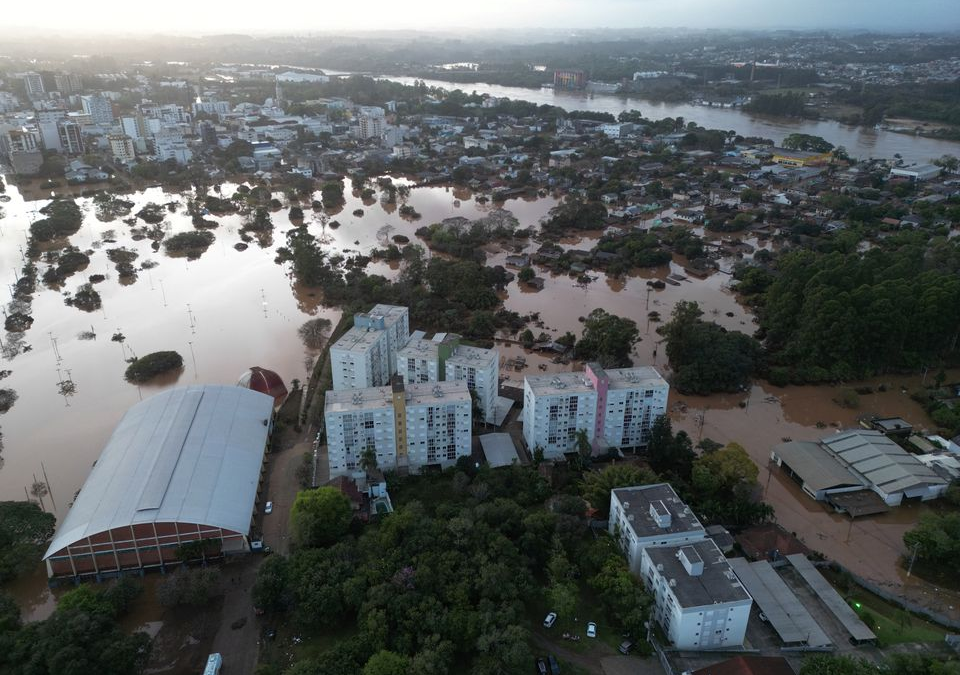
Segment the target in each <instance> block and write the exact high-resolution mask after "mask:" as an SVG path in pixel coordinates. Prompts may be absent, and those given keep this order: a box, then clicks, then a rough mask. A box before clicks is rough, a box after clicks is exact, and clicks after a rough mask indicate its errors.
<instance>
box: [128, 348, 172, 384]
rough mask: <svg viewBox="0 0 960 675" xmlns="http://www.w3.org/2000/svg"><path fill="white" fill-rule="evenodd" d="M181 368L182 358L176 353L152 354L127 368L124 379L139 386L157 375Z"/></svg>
mask: <svg viewBox="0 0 960 675" xmlns="http://www.w3.org/2000/svg"><path fill="white" fill-rule="evenodd" d="M182 367H183V357H182V356H180V355H179V354H178V353H177V352H153V353H152V354H147V355H146V356H142V357H140V358H139V359H136V360H135V361H134V362H133V363H131V364H130V365H129V366H128V367H127V372H126V373H124V378H126V380H127V382H132V383H134V384H140V383H142V382H148V381H150V380H152V379H153V378H154V377H156V376H157V375H160V374H162V373H166V372H168V371H171V370H176V369H177V368H182Z"/></svg>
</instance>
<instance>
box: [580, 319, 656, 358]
mask: <svg viewBox="0 0 960 675" xmlns="http://www.w3.org/2000/svg"><path fill="white" fill-rule="evenodd" d="M639 340H640V331H639V330H638V329H637V324H636V322H635V321H633V319H625V318H623V317H619V316H617V315H616V314H608V313H607V312H606V311H605V310H603V309H601V308H599V307H598V308H597V309H595V310H593V311H592V312H590V315H589V316H587V318H586V320H585V321H584V322H583V335H582V336H581V337H580V341H579V342H577V344H576V347H575V348H574V353H575V355H576V357H577V358H578V359H581V360H584V361H599V362H600V365H602V366H603V367H604V368H619V367H625V366H630V365H631V364H632V363H633V362H632V360H631V359H630V352H631V351H632V350H633V345H635V344H636V343H637V342H638V341H639Z"/></svg>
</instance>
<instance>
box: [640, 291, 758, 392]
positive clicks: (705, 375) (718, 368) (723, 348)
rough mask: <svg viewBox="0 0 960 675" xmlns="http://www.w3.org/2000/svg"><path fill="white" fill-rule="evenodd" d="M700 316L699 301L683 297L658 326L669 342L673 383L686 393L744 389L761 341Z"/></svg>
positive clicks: (658, 330)
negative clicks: (704, 319)
mask: <svg viewBox="0 0 960 675" xmlns="http://www.w3.org/2000/svg"><path fill="white" fill-rule="evenodd" d="M701 316H703V312H702V311H701V310H700V306H699V305H698V304H697V303H695V302H687V301H685V300H681V301H680V302H678V303H677V305H676V306H675V307H674V308H673V312H672V314H671V317H672V318H671V320H670V321H669V322H668V323H666V324H664V325H663V326H661V327H660V328H658V329H657V332H658V333H659V334H660V335H662V336H663V337H664V338H665V340H666V342H667V358H668V359H670V365H671V367H672V368H673V369H674V371H675V375H674V380H673V383H674V385H675V386H676V388H677V390H678V391H680V392H681V393H685V394H710V393H713V392H716V391H730V392H734V391H740V390H742V389H743V388H745V387H746V386H747V384H748V383H749V381H750V377H751V376H752V375H753V372H754V370H755V369H756V367H757V360H758V358H759V356H760V344H759V343H758V342H757V341H756V340H754V339H753V338H752V337H750V336H748V335H745V334H743V333H740V332H737V331H727V330H726V329H725V328H722V327H721V326H719V325H718V324H716V323H713V322H707V321H703V320H702V319H701V318H700V317H701Z"/></svg>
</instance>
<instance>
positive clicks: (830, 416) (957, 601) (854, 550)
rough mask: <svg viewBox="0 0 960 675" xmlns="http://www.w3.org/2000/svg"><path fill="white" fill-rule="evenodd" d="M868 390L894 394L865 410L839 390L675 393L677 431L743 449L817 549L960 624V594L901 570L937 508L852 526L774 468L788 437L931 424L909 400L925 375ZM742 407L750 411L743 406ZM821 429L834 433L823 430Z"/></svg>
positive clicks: (790, 525)
mask: <svg viewBox="0 0 960 675" xmlns="http://www.w3.org/2000/svg"><path fill="white" fill-rule="evenodd" d="M863 384H864V385H867V386H873V387H878V386H880V385H881V384H884V385H886V386H887V391H886V392H882V393H880V392H878V393H874V394H867V395H863V396H861V397H860V406H859V408H858V409H848V408H842V407H840V406H839V405H838V404H836V403H835V402H834V401H833V399H834V398H836V397H837V396H838V395H839V393H840V391H841V389H842V388H841V387H831V386H811V387H788V388H784V389H781V388H778V387H773V386H771V385H768V384H766V383H763V384H755V385H754V386H753V387H752V388H751V389H750V392H749V394H743V395H722V394H717V395H713V396H707V397H699V396H683V395H681V394H679V393H677V392H676V391H671V393H670V406H671V419H672V420H673V425H674V429H675V430H681V429H682V430H684V431H686V432H687V433H688V434H690V436H691V437H692V438H693V440H694V442H695V443H696V442H697V441H699V440H700V439H701V438H711V439H713V440H715V441H717V442H720V443H729V442H731V441H735V442H737V443H740V444H741V445H742V446H743V447H744V448H745V449H746V450H747V452H748V453H749V454H750V456H751V457H752V458H753V460H754V461H755V462H756V464H757V466H758V467H759V469H760V473H759V476H758V480H759V482H760V484H761V486H762V487H763V499H764V501H766V502H768V503H769V504H771V505H772V506H773V508H774V510H775V513H776V521H777V522H778V523H779V524H780V525H782V526H783V527H784V528H785V529H786V530H787V531H789V532H793V533H795V534H796V536H797V537H799V538H800V539H801V540H802V541H803V542H804V543H805V544H806V545H807V546H809V547H810V548H811V549H813V550H816V551H820V552H821V553H823V554H824V555H826V556H827V557H829V558H831V559H833V560H836V561H837V562H839V563H840V564H842V565H844V566H846V567H848V568H849V569H851V570H853V571H855V572H856V573H857V574H859V575H860V576H862V577H864V578H866V579H869V580H871V581H874V582H876V583H878V584H879V585H881V586H884V587H886V588H887V589H888V590H889V591H891V592H894V593H898V594H902V595H905V596H907V597H910V598H912V599H915V600H917V601H918V602H921V603H922V604H924V605H926V606H928V607H931V608H934V609H936V610H937V611H940V612H943V613H945V614H948V615H950V616H952V617H953V618H958V617H960V594H957V593H954V592H949V591H944V590H943V589H936V590H934V588H933V587H932V586H930V585H929V584H927V583H925V582H923V581H922V580H919V579H917V578H916V577H913V578H910V579H908V578H907V575H906V571H905V570H904V569H903V568H902V566H901V565H900V564H899V561H900V558H901V556H903V555H904V554H905V553H906V549H905V547H904V545H903V535H904V534H905V533H906V532H907V531H908V530H910V529H912V528H913V527H914V525H915V524H916V522H917V520H918V519H919V517H920V515H921V514H922V513H924V512H926V511H928V510H929V509H930V508H931V507H930V506H929V505H927V504H919V503H913V502H906V501H905V502H904V503H903V505H901V506H899V507H895V508H893V509H892V510H890V511H889V512H888V513H885V514H882V515H879V516H867V517H863V518H858V519H856V520H855V521H852V522H851V519H850V518H848V517H846V516H844V515H841V514H838V513H835V512H833V511H832V509H830V507H828V506H825V505H823V504H821V503H819V502H816V501H814V500H813V499H811V498H810V496H809V495H807V494H806V493H804V492H803V490H802V489H801V488H800V486H799V485H798V484H797V483H796V482H794V481H793V480H792V479H790V478H789V477H788V476H787V475H786V474H785V473H783V471H781V470H780V469H779V468H778V467H777V466H776V465H775V464H772V463H771V462H770V450H771V449H772V448H773V446H775V445H776V444H778V443H780V442H781V441H782V440H783V439H784V438H791V439H793V440H817V439H818V438H821V437H823V436H827V435H829V434H831V433H835V432H836V431H837V430H839V429H844V428H853V427H856V425H857V417H858V416H860V415H865V414H876V415H881V416H900V417H903V418H904V419H906V420H907V421H908V422H910V423H911V424H913V425H914V426H915V427H918V428H920V429H922V428H925V427H928V426H929V425H930V421H929V419H928V418H927V416H926V413H925V412H924V410H923V409H922V408H921V407H920V405H919V404H917V403H916V402H915V401H913V400H912V399H911V398H910V396H909V392H911V391H914V390H915V389H917V388H919V386H920V377H919V376H915V377H903V376H897V377H894V376H887V377H882V378H875V379H873V380H869V381H867V382H865V383H863ZM859 385H860V383H857V386H859ZM902 387H903V388H905V389H906V393H903V391H902ZM681 402H683V403H684V404H686V411H682V410H681V408H682V406H679V405H678V404H679V403H681ZM741 402H743V403H745V407H740V403H741ZM818 423H819V425H821V426H822V425H826V426H823V428H818Z"/></svg>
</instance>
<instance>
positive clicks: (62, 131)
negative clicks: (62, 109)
mask: <svg viewBox="0 0 960 675" xmlns="http://www.w3.org/2000/svg"><path fill="white" fill-rule="evenodd" d="M57 132H58V133H59V135H60V148H61V149H62V150H63V152H65V153H67V154H68V155H82V154H83V132H82V131H81V127H80V125H79V124H78V123H77V122H74V121H72V120H61V121H60V122H59V123H58V124H57Z"/></svg>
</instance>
